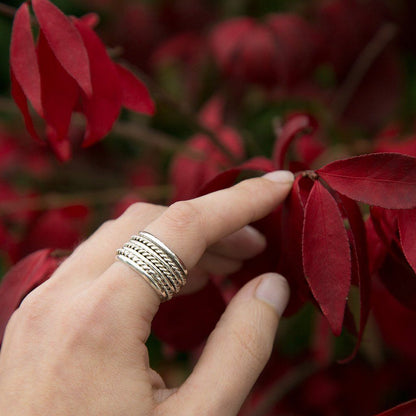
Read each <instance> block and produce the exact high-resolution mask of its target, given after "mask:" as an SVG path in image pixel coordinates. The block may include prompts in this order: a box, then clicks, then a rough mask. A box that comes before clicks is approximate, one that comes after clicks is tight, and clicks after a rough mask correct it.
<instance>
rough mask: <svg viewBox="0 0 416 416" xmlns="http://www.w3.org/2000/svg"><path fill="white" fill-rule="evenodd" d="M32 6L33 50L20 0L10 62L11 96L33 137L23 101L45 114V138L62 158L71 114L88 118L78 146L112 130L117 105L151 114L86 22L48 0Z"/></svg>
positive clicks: (146, 99)
mask: <svg viewBox="0 0 416 416" xmlns="http://www.w3.org/2000/svg"><path fill="white" fill-rule="evenodd" d="M33 9H34V12H35V15H36V17H37V20H38V23H39V26H40V34H39V38H38V41H37V50H36V51H35V44H34V40H33V37H32V32H31V23H30V15H29V8H28V5H27V4H26V3H23V4H22V6H21V7H20V8H19V10H18V11H17V13H16V18H15V20H14V24H13V33H12V41H11V47H10V65H11V74H12V93H13V98H14V99H15V101H16V104H17V105H18V106H19V108H20V110H21V112H22V114H23V115H24V118H25V122H26V125H27V128H28V131H29V132H30V134H31V135H32V136H33V137H34V138H35V139H36V140H38V141H42V140H41V139H40V138H39V135H38V134H37V132H36V130H35V128H34V126H33V122H32V119H31V115H30V113H29V110H28V107H27V102H26V100H29V101H30V102H31V104H32V105H33V107H34V109H35V110H36V111H37V112H38V114H39V115H40V116H42V117H43V118H44V120H45V122H46V125H47V139H48V142H49V143H50V144H51V146H52V148H53V149H54V151H55V153H56V154H57V156H58V157H59V158H60V159H62V160H67V159H69V158H70V157H71V144H70V140H69V137H68V128H69V123H70V121H71V116H72V113H73V112H76V111H79V112H81V113H83V114H84V115H85V118H86V120H87V130H86V133H85V138H84V142H83V146H89V145H91V144H93V143H95V142H97V141H98V140H100V139H102V138H103V137H104V136H105V135H106V134H107V133H108V132H109V131H110V130H111V128H112V126H113V124H114V122H115V121H116V119H117V118H118V115H119V113H120V110H121V106H122V105H124V106H126V107H127V108H129V109H133V110H134V111H139V112H142V113H145V114H153V112H154V105H153V102H152V101H151V98H150V96H149V94H148V92H147V89H146V88H145V87H144V85H143V84H142V83H141V81H139V80H138V79H136V78H135V77H134V76H133V74H131V73H130V72H129V71H128V70H127V69H125V68H120V67H118V66H117V65H116V64H114V63H113V61H112V60H111V59H110V57H109V56H108V54H107V51H106V49H105V46H104V45H103V44H102V42H101V40H100V39H99V38H98V36H97V35H96V34H95V33H94V31H93V30H92V29H91V28H90V26H89V25H88V23H87V22H84V21H83V20H82V19H75V18H73V19H72V20H71V19H69V18H68V17H66V16H65V15H64V14H63V13H62V12H61V11H60V10H59V9H58V8H57V7H56V6H54V5H53V4H52V3H50V2H49V1H48V0H36V1H34V2H33ZM132 92H135V95H133V94H132Z"/></svg>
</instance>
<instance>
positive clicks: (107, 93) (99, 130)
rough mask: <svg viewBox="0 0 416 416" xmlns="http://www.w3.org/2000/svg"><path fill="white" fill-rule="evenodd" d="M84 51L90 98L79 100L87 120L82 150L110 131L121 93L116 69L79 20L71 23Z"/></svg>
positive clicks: (92, 35) (93, 35)
mask: <svg viewBox="0 0 416 416" xmlns="http://www.w3.org/2000/svg"><path fill="white" fill-rule="evenodd" d="M74 24H75V26H76V28H77V29H78V30H79V33H80V34H81V37H82V39H83V41H84V44H85V47H86V48H87V52H88V57H89V60H90V68H91V80H92V86H93V91H94V94H93V96H92V97H90V98H88V97H83V100H82V101H83V102H82V108H83V113H84V114H85V117H86V119H87V130H86V132H85V138H84V142H83V146H84V147H87V146H90V145H92V144H94V143H96V142H97V141H99V140H101V139H102V138H103V137H104V136H105V135H106V134H107V133H108V132H109V131H110V130H111V128H112V127H113V124H114V122H115V121H116V120H117V118H118V116H119V114H120V110H121V104H122V92H121V84H120V78H119V75H118V72H117V68H116V66H115V64H114V63H113V61H112V60H111V59H110V58H109V56H108V54H107V51H106V49H105V46H104V44H103V43H102V42H101V40H100V39H99V38H98V36H97V35H96V34H95V33H94V31H93V30H92V29H91V28H90V27H89V26H88V25H86V24H85V23H83V22H82V21H80V20H74Z"/></svg>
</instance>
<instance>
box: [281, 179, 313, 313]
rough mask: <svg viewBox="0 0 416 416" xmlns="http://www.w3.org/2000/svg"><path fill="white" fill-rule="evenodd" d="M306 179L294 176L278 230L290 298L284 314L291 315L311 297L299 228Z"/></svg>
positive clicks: (306, 185) (306, 184) (301, 225)
mask: <svg viewBox="0 0 416 416" xmlns="http://www.w3.org/2000/svg"><path fill="white" fill-rule="evenodd" d="M309 191H310V188H309V183H308V180H307V178H303V177H302V176H297V177H296V179H295V182H294V184H293V187H292V190H291V192H290V195H289V196H288V198H286V200H285V202H284V204H283V210H282V219H281V222H282V230H281V250H282V257H281V264H280V266H279V269H280V271H281V273H282V274H283V275H284V276H285V277H286V279H287V281H288V283H289V286H290V288H291V296H290V299H289V304H288V307H287V309H286V311H285V315H289V316H290V315H293V314H294V313H296V312H297V311H298V310H299V308H300V307H301V306H303V304H304V303H305V302H306V301H307V300H309V298H310V290H309V287H308V285H307V283H306V280H305V273H304V271H303V263H302V262H301V261H299V259H301V258H302V229H303V220H304V215H305V214H304V205H303V203H302V196H301V194H306V193H308V195H309Z"/></svg>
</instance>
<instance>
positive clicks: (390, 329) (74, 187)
mask: <svg viewBox="0 0 416 416" xmlns="http://www.w3.org/2000/svg"><path fill="white" fill-rule="evenodd" d="M53 3H54V4H56V5H57V6H58V7H59V8H60V9H61V10H62V11H64V12H65V14H68V15H75V16H82V15H84V14H86V13H91V12H94V13H97V15H98V17H99V23H98V24H97V26H96V28H95V30H96V32H97V33H98V34H99V36H100V38H101V39H102V40H103V42H104V43H105V44H106V45H107V50H108V53H109V55H110V56H111V58H112V59H113V60H115V61H117V62H121V63H124V64H126V65H127V66H128V67H129V68H130V69H132V70H133V71H134V72H135V74H136V75H138V76H139V77H140V78H141V79H142V80H143V81H144V83H145V84H146V85H147V87H148V89H149V91H150V93H151V95H152V97H153V99H154V101H155V103H156V114H155V116H153V117H147V116H143V115H138V114H135V113H132V112H129V111H126V110H123V112H122V114H121V116H120V118H119V120H118V121H117V123H116V124H115V125H114V128H113V130H112V132H111V133H110V134H109V135H108V136H107V137H105V138H104V139H103V140H101V141H100V142H99V143H97V144H95V145H94V146H92V147H89V148H85V149H83V148H81V142H82V138H83V125H82V120H78V119H77V117H74V120H73V121H74V122H73V123H72V126H71V129H70V135H69V139H70V143H71V147H72V152H73V154H72V157H71V159H70V160H68V161H66V162H64V163H63V162H60V161H59V160H57V158H56V157H55V156H54V154H53V152H52V151H51V150H50V149H49V148H48V147H41V146H39V145H38V144H36V143H35V142H34V141H33V140H32V139H31V138H30V137H29V135H28V134H27V133H26V131H25V129H24V125H23V121H22V118H21V115H20V113H19V112H18V110H17V107H16V105H15V104H14V102H13V101H12V99H11V98H10V77H9V63H8V54H9V43H10V34H11V27H12V18H11V16H10V15H11V14H12V13H13V8H16V7H18V6H19V5H20V4H21V1H7V2H1V6H0V57H1V59H0V215H1V218H0V276H2V275H4V274H5V272H6V271H7V270H8V269H9V268H10V266H12V265H13V264H14V263H16V262H17V261H18V260H20V259H22V258H23V257H24V256H26V255H28V254H29V253H32V252H34V251H35V250H39V249H42V248H46V247H52V248H54V249H59V250H60V251H61V252H62V253H64V254H65V253H68V252H70V250H71V249H72V248H73V247H74V246H76V245H77V244H78V243H79V242H80V241H81V240H82V239H84V238H86V237H87V236H88V235H89V234H91V232H92V231H93V230H95V229H96V228H97V227H98V226H99V224H101V223H102V222H103V221H105V220H106V219H108V218H114V217H116V216H118V215H120V214H121V213H122V212H123V211H124V210H125V209H126V208H127V207H128V206H129V205H130V204H131V203H133V202H137V201H149V202H154V203H160V204H168V203H170V202H172V201H175V200H179V199H188V198H191V197H193V196H195V195H196V194H197V193H198V191H199V189H200V188H201V186H203V185H204V183H206V182H207V181H209V180H210V179H212V178H213V177H215V175H217V174H218V173H219V172H221V171H222V170H224V169H226V168H230V167H232V166H236V165H238V164H240V163H241V162H243V161H245V160H247V159H249V158H252V157H256V156H265V157H267V158H270V157H271V155H272V152H273V147H274V144H275V141H276V134H277V132H278V131H279V128H280V127H281V126H282V124H283V123H284V120H286V119H287V118H288V117H290V116H291V115H293V114H297V113H299V112H302V113H308V114H310V115H312V116H313V117H314V118H315V119H316V120H318V122H319V132H318V134H317V135H316V137H315V138H314V140H313V141H305V142H299V143H298V144H297V146H296V148H294V150H293V155H292V156H293V157H292V159H293V160H298V159H299V160H301V161H302V162H304V163H307V164H308V165H310V166H311V167H312V168H317V167H319V166H322V165H323V164H325V163H329V162H331V161H332V160H336V159H339V158H341V157H346V156H350V155H356V154H360V153H368V152H373V151H395V152H400V153H405V154H409V155H411V156H416V129H415V113H416V25H415V18H416V2H415V1H412V0H275V1H271V0H229V1H227V0H223V1H220V0H211V1H208V0H206V1H203V0H175V1H168V0H160V1H150V0H149V1H138V0H137V1H135V0H130V1H129V0H82V1H81V0H55V1H53ZM35 123H36V124H37V125H40V124H41V121H40V120H35ZM223 296H224V297H225V298H227V296H228V295H227V292H226V291H225V292H224V293H223ZM373 297H374V299H373V305H372V307H373V312H372V315H371V318H370V321H369V323H368V326H367V330H366V333H365V337H364V342H363V344H362V346H361V349H360V352H359V354H358V355H357V357H356V358H354V360H352V361H351V362H349V363H347V364H339V363H337V360H339V359H342V358H344V357H345V356H347V355H348V354H349V353H350V352H351V350H352V349H353V347H354V339H353V337H351V336H350V335H349V334H348V333H343V334H342V335H341V337H338V338H334V337H333V336H332V335H331V334H330V332H329V329H328V327H327V324H326V322H324V321H323V319H322V318H321V315H320V314H318V313H317V312H316V311H315V309H314V308H313V307H312V305H311V304H309V303H307V304H306V305H305V306H303V307H302V308H301V309H300V310H299V311H298V312H297V313H296V314H294V315H293V316H291V317H289V318H287V319H285V320H284V322H283V323H282V329H281V331H280V334H279V338H278V340H277V342H276V352H275V354H274V355H273V357H272V360H271V362H270V364H269V365H268V367H267V369H266V371H265V373H264V375H263V376H262V377H261V379H260V380H259V382H258V386H257V387H256V389H255V390H254V391H253V394H252V395H251V396H250V398H249V399H248V401H247V403H246V405H245V406H244V408H243V409H242V411H241V414H242V415H247V416H260V415H275V414H279V415H299V416H300V415H319V416H337V415H357V416H360V415H363V416H366V415H372V414H375V413H377V412H381V411H382V410H385V409H387V408H389V407H392V406H394V405H396V404H398V403H401V402H403V401H406V400H409V399H411V398H413V397H416V375H415V374H416V372H415V370H416V331H415V328H416V313H415V312H414V311H412V310H410V309H407V308H405V307H404V306H402V305H401V304H399V303H398V302H397V301H396V300H395V299H394V298H393V297H392V296H391V295H390V294H389V292H387V290H386V289H385V288H384V287H383V286H382V285H380V284H378V282H377V281H376V280H375V285H374V294H373ZM0 307H1V306H0ZM185 319H186V318H185ZM179 324H180V322H179ZM162 338H163V337H162ZM166 341H169V337H167V339H164V340H163V341H162V340H161V339H160V337H158V336H155V335H152V337H151V339H150V341H149V348H150V356H151V361H152V365H153V366H154V367H155V369H156V370H158V371H159V372H160V373H161V374H162V376H163V377H164V378H165V379H166V380H167V383H168V385H170V386H174V385H177V384H178V383H180V382H181V381H182V380H183V379H184V378H185V377H186V376H187V374H189V371H190V369H191V368H192V365H193V363H194V362H195V360H196V358H197V356H198V353H199V351H200V347H199V346H195V345H193V346H192V348H185V347H186V346H184V347H181V346H178V345H176V344H175V342H166Z"/></svg>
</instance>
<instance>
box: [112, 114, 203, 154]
mask: <svg viewBox="0 0 416 416" xmlns="http://www.w3.org/2000/svg"><path fill="white" fill-rule="evenodd" d="M112 133H114V134H118V135H120V136H123V137H125V138H127V139H131V140H133V141H137V142H141V143H144V144H147V145H149V146H154V147H158V148H160V149H163V150H168V151H172V152H177V153H184V154H186V155H187V156H189V157H191V158H192V159H205V157H206V156H205V155H204V154H203V153H202V152H198V151H196V150H192V149H190V148H189V147H188V146H187V145H186V144H184V143H181V142H179V141H177V140H175V139H173V138H172V137H171V136H169V135H167V134H165V133H163V132H160V131H157V130H154V129H152V128H150V127H147V126H145V125H143V124H139V123H134V122H131V121H129V122H125V121H118V122H117V123H116V124H115V125H114V127H113V129H112Z"/></svg>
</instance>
